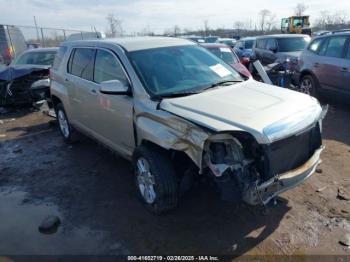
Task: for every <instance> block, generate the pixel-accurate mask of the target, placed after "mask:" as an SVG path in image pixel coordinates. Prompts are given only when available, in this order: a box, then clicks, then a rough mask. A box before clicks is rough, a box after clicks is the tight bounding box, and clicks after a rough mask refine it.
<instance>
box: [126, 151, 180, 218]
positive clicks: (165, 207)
mask: <svg viewBox="0 0 350 262" xmlns="http://www.w3.org/2000/svg"><path fill="white" fill-rule="evenodd" d="M133 165H134V169H135V180H136V186H137V191H138V195H139V197H140V198H141V200H142V202H143V203H144V205H145V206H146V208H147V209H148V210H150V211H151V212H153V213H156V214H160V213H164V212H166V211H169V210H171V209H173V208H175V207H176V206H177V203H178V198H179V194H178V181H177V177H176V173H175V169H174V167H173V165H172V163H171V160H170V158H169V157H168V155H167V153H166V152H163V151H162V150H160V149H158V148H156V147H152V146H151V147H147V146H140V147H139V148H137V149H136V150H135V153H134V156H133Z"/></svg>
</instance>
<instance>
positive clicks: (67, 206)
mask: <svg viewBox="0 0 350 262" xmlns="http://www.w3.org/2000/svg"><path fill="white" fill-rule="evenodd" d="M0 119H1V121H0V156H1V158H0V218H1V223H0V254H3V255H16V254H17V255H18V254H215V255H219V254H230V255H234V256H241V255H244V254H260V255H266V254H268V255H271V254H298V255H303V254H338V255H342V254H343V255H350V249H349V248H347V247H344V246H342V245H340V244H339V243H338V242H339V240H340V239H341V238H342V237H343V235H344V234H345V232H350V202H349V201H346V200H342V199H340V198H337V193H338V188H339V187H341V186H342V187H344V188H345V190H347V191H348V193H350V109H349V108H344V107H340V106H331V107H330V110H329V113H328V115H327V117H326V119H325V122H324V134H323V135H324V144H325V145H326V150H325V151H324V153H323V155H322V159H323V163H322V164H321V165H320V169H321V170H319V172H318V173H315V175H314V176H313V177H312V178H310V179H309V180H308V181H306V182H305V183H304V184H303V185H302V186H300V187H298V188H295V189H294V190H291V191H289V192H286V193H284V194H283V195H282V196H281V197H280V198H278V201H277V204H276V205H274V206H273V205H271V206H269V207H268V208H267V209H264V208H262V207H260V208H251V207H248V206H245V205H242V206H241V207H239V208H238V209H235V208H233V206H232V204H230V203H225V202H222V201H221V200H220V199H219V196H218V195H217V194H216V192H215V190H214V189H213V188H212V187H211V186H210V185H208V184H207V183H200V184H199V185H197V186H196V187H195V188H193V190H192V191H191V192H190V193H188V194H187V195H185V196H184V198H183V199H182V201H181V203H180V205H179V207H178V209H176V210H175V211H173V212H171V213H169V214H166V215H164V216H155V215H152V214H150V213H149V212H148V211H146V210H145V209H144V208H143V206H142V204H141V203H140V202H139V201H138V199H137V197H136V194H135V192H134V187H133V178H132V176H133V174H132V169H131V165H130V164H129V162H127V161H125V160H123V159H121V158H118V157H116V156H114V155H113V154H112V153H110V152H109V151H108V150H106V149H104V148H103V147H101V146H99V145H97V144H96V143H95V142H93V141H91V140H89V139H87V138H83V139H82V141H81V142H80V143H77V144H75V145H73V146H69V145H66V144H65V143H64V142H63V140H62V139H61V137H60V134H59V132H58V128H57V126H56V125H55V123H54V122H53V121H52V118H50V117H47V116H45V115H43V114H42V112H33V111H28V110H20V111H16V112H12V113H5V114H4V113H3V114H1V115H0ZM47 215H57V216H58V217H59V218H60V219H61V225H60V227H59V228H58V231H57V232H56V233H55V234H50V235H47V234H41V233H39V231H38V226H39V224H40V223H41V221H42V220H43V219H44V218H45V217H46V216H47ZM348 258H349V257H348ZM343 261H344V260H343Z"/></svg>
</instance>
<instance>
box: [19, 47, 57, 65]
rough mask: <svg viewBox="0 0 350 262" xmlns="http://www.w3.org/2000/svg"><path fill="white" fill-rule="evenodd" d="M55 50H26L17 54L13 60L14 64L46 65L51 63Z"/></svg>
mask: <svg viewBox="0 0 350 262" xmlns="http://www.w3.org/2000/svg"><path fill="white" fill-rule="evenodd" d="M55 54H56V52H55V51H47V52H42V51H41V52H28V53H24V54H22V55H21V56H19V57H18V58H17V59H16V61H15V62H14V64H15V65H48V66H51V65H52V64H53V60H54V58H55Z"/></svg>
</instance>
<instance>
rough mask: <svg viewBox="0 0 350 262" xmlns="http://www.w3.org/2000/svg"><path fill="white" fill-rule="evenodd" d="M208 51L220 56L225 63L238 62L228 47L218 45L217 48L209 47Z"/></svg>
mask: <svg viewBox="0 0 350 262" xmlns="http://www.w3.org/2000/svg"><path fill="white" fill-rule="evenodd" d="M208 50H209V51H210V52H212V53H213V54H214V55H216V56H217V57H219V58H221V59H222V60H223V61H224V62H226V63H227V64H230V65H232V64H237V63H239V61H238V59H237V58H236V56H235V55H234V54H233V53H232V51H231V49H230V48H228V47H218V48H209V49H208Z"/></svg>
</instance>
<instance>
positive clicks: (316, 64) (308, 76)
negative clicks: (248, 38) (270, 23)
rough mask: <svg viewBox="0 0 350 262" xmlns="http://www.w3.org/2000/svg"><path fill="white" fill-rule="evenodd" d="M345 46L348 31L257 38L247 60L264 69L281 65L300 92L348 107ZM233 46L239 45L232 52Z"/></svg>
mask: <svg viewBox="0 0 350 262" xmlns="http://www.w3.org/2000/svg"><path fill="white" fill-rule="evenodd" d="M349 42H350V30H348V31H347V30H340V31H335V32H326V33H324V34H320V36H317V37H314V38H312V39H311V38H310V37H309V36H306V35H297V34H294V35H290V34H282V35H267V36H258V37H256V40H255V43H254V46H253V50H252V54H251V56H250V58H251V60H252V61H255V60H259V61H260V62H261V63H262V65H264V66H267V65H270V64H274V63H281V64H282V63H285V64H286V66H287V69H289V70H291V71H292V72H293V74H292V82H293V83H294V85H297V86H298V90H300V91H301V92H304V93H307V94H310V95H312V96H314V97H317V98H321V97H328V98H334V99H336V100H339V99H341V100H342V101H344V102H346V103H349V98H350V87H349V86H348V84H347V83H348V82H349V81H350V47H349ZM237 46H238V47H239V46H240V43H239V42H238V43H237V45H236V47H235V51H236V50H237ZM238 49H239V48H238ZM236 52H237V54H239V51H236ZM250 70H251V71H252V68H251V67H250Z"/></svg>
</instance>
